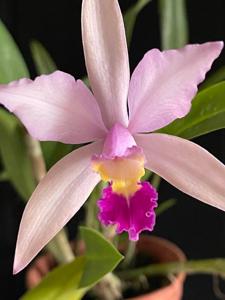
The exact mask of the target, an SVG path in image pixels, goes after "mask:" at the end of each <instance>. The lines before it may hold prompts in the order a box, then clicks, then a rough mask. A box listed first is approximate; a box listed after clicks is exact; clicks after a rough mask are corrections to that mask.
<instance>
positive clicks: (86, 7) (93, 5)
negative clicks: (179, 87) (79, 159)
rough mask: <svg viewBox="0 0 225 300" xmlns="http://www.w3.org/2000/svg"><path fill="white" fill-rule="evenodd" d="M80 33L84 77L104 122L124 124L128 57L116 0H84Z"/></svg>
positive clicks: (106, 123)
mask: <svg viewBox="0 0 225 300" xmlns="http://www.w3.org/2000/svg"><path fill="white" fill-rule="evenodd" d="M82 36H83V46H84V54H85V60H86V66H87V71H88V76H89V79H90V82H91V87H92V90H93V92H94V95H95V97H96V99H97V101H98V103H99V106H100V109H101V112H102V117H103V121H104V123H105V125H106V126H107V127H108V128H111V127H112V126H113V125H114V124H115V123H117V122H119V123H121V124H122V125H124V126H127V124H128V115H127V94H128V87H129V80H130V71H129V59H128V51H127V44H126V36H125V30H124V24H123V18H122V14H121V11H120V8H119V4H118V1H117V0H84V1H83V5H82Z"/></svg>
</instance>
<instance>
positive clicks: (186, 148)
mask: <svg viewBox="0 0 225 300" xmlns="http://www.w3.org/2000/svg"><path fill="white" fill-rule="evenodd" d="M135 139H136V142H137V144H138V145H139V146H140V147H142V148H143V150H144V154H145V157H146V160H147V162H146V168H148V169H149V170H151V171H153V172H155V173H156V174H158V175H160V176H161V177H162V178H164V179H165V180H167V181H168V182H169V183H171V184H172V185H174V186H175V187H176V188H178V189H179V190H181V191H183V192H184V193H186V194H188V195H190V196H192V197H194V198H196V199H199V200H201V201H202V202H205V203H207V204H209V205H212V206H214V207H217V208H219V209H222V210H225V166H224V165H223V164H222V163H221V162H220V161H219V160H217V159H216V158H215V157H214V156H213V155H212V154H210V153H209V152H208V151H206V150H205V149H203V148H202V147H200V146H198V145H197V144H195V143H193V142H190V141H188V140H185V139H182V138H179V137H175V136H172V135H166V134H157V133H151V134H138V135H135Z"/></svg>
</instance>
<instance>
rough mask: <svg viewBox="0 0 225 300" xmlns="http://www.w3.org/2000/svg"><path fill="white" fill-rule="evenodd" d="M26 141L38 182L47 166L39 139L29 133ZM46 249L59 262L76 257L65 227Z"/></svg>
mask: <svg viewBox="0 0 225 300" xmlns="http://www.w3.org/2000/svg"><path fill="white" fill-rule="evenodd" d="M26 142H27V146H28V153H29V155H30V158H31V162H32V166H33V174H34V177H35V179H36V181H37V183H38V182H39V181H41V179H42V178H43V177H44V176H45V174H46V167H45V162H44V158H43V155H42V151H41V146H40V143H39V142H38V141H36V140H34V139H32V138H31V137H30V136H29V135H27V137H26ZM46 249H47V250H49V251H50V252H51V253H52V255H53V256H54V258H55V259H56V261H57V262H58V263H68V262H70V261H72V260H73V259H74V258H75V257H74V254H73V251H72V249H71V246H70V243H69V240H68V238H67V234H66V231H65V229H62V230H61V231H60V232H59V233H58V234H57V235H56V236H55V237H54V238H53V239H52V240H51V241H50V243H49V244H48V245H47V246H46Z"/></svg>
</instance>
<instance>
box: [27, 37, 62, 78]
mask: <svg viewBox="0 0 225 300" xmlns="http://www.w3.org/2000/svg"><path fill="white" fill-rule="evenodd" d="M30 49H31V54H32V57H33V60H34V63H35V67H36V71H37V73H38V75H41V74H50V73H52V72H54V71H56V70H57V66H56V64H55V62H54V61H53V59H52V58H51V56H50V54H49V53H48V52H47V50H46V49H45V48H44V46H43V45H42V44H41V43H40V42H38V41H36V40H33V41H32V42H31V44H30Z"/></svg>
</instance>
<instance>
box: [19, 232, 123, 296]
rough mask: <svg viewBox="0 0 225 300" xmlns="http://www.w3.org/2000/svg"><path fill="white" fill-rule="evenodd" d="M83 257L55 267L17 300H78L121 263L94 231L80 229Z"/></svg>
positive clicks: (110, 245) (111, 249)
mask: <svg viewBox="0 0 225 300" xmlns="http://www.w3.org/2000/svg"><path fill="white" fill-rule="evenodd" d="M80 230H81V235H82V237H83V239H84V242H85V246H86V253H85V256H81V257H78V258H76V259H75V260H74V261H73V262H71V263H69V264H66V265H63V266H60V267H57V268H55V269H54V270H53V271H52V272H50V273H49V274H48V275H47V276H46V277H45V278H44V279H43V280H42V282H41V283H40V284H39V285H38V286H37V287H36V288H34V289H32V290H30V291H28V292H27V293H26V294H25V295H24V296H23V297H22V298H21V300H40V299H45V300H79V299H81V298H82V297H83V295H84V294H85V293H86V292H87V290H88V289H90V288H91V287H92V286H93V285H94V284H95V283H97V282H98V281H99V280H100V279H101V278H102V277H103V276H104V275H106V274H107V273H109V272H111V271H112V270H113V269H114V268H115V267H116V266H117V264H118V263H119V262H120V261H121V259H122V255H121V254H120V253H119V252H118V251H117V250H116V249H115V248H114V246H113V245H112V244H110V243H109V242H108V241H107V240H106V239H105V238H104V237H103V236H102V235H101V234H100V233H98V232H97V231H95V230H93V229H90V228H86V227H81V228H80Z"/></svg>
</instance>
